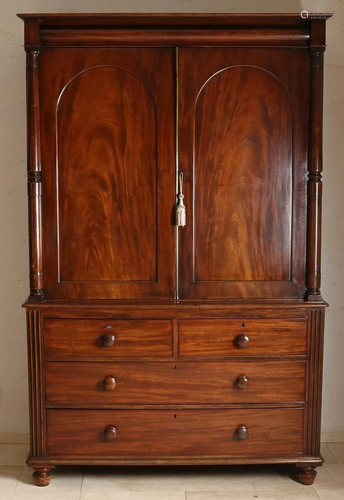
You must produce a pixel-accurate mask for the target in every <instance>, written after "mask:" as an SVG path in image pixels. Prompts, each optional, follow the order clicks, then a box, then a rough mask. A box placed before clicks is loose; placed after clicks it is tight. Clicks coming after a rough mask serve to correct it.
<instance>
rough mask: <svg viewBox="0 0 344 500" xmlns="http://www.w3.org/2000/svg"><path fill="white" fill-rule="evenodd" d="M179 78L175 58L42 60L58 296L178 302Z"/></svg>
mask: <svg viewBox="0 0 344 500" xmlns="http://www.w3.org/2000/svg"><path fill="white" fill-rule="evenodd" d="M172 72H173V59H172V51H171V49H158V50H156V51H154V50H152V49H122V50H121V49H113V50H112V51H110V52H108V51H106V50H98V49H95V50H93V51H85V50H83V49H66V50H63V51H53V52H50V51H49V52H43V53H42V54H41V58H40V75H41V105H42V128H41V136H42V139H43V140H42V144H43V148H42V162H43V165H44V181H45V182H44V184H43V223H44V224H43V226H44V228H43V232H44V242H45V245H44V247H43V256H44V269H45V273H44V275H45V288H46V290H48V291H49V294H51V295H52V296H54V297H56V296H59V297H68V298H83V297H89V298H125V299H139V298H152V297H159V298H172V297H173V271H174V260H173V259H174V241H173V225H172V223H171V207H172V206H173V204H174V196H175V195H174V188H173V186H174V168H175V167H174V165H175V162H174V81H173V79H172ZM171 186H172V188H171Z"/></svg>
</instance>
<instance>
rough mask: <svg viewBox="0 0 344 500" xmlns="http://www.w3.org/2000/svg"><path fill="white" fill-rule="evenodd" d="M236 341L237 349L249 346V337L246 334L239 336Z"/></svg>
mask: <svg viewBox="0 0 344 500" xmlns="http://www.w3.org/2000/svg"><path fill="white" fill-rule="evenodd" d="M236 340H237V345H238V347H241V349H245V347H248V346H249V345H250V337H249V336H248V335H246V334H243V335H239V336H238V337H237V339H236Z"/></svg>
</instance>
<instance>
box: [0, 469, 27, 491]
mask: <svg viewBox="0 0 344 500" xmlns="http://www.w3.org/2000/svg"><path fill="white" fill-rule="evenodd" d="M22 470H23V466H22V465H0V492H1V493H0V498H1V499H2V498H3V496H2V492H3V491H14V489H15V487H16V486H17V482H18V479H19V476H20V474H21V471H22Z"/></svg>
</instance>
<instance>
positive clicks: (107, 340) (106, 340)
mask: <svg viewBox="0 0 344 500" xmlns="http://www.w3.org/2000/svg"><path fill="white" fill-rule="evenodd" d="M115 340H116V337H115V336H114V335H112V333H107V334H106V335H103V337H102V343H103V346H104V347H113V346H114V345H115Z"/></svg>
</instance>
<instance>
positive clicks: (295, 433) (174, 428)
mask: <svg viewBox="0 0 344 500" xmlns="http://www.w3.org/2000/svg"><path fill="white" fill-rule="evenodd" d="M303 418H304V415H303V410H301V409H265V410H260V409H247V410H240V409H239V410H179V411H174V410H151V411H147V410H118V411H114V410H48V411H47V452H48V454H49V455H50V456H56V457H58V456H63V457H64V458H66V457H75V458H78V457H90V456H92V458H93V459H94V458H103V459H104V458H111V457H112V458H115V457H119V458H121V459H125V458H130V457H145V458H147V457H155V458H158V457H172V456H173V457H183V456H185V457H202V458H204V457H207V456H209V457H210V456H218V457H219V456H223V457H231V456H244V455H246V454H250V456H257V455H259V456H264V455H266V456H268V455H270V456H271V455H273V456H278V455H284V456H285V455H287V454H289V455H290V454H299V453H301V452H302V429H303Z"/></svg>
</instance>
